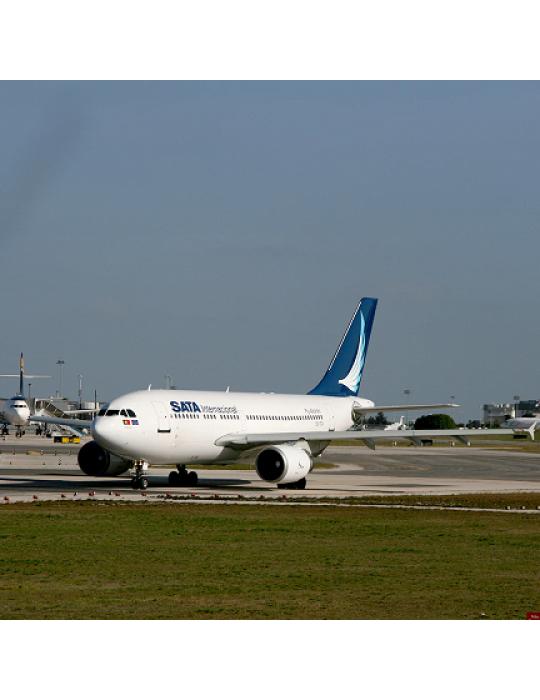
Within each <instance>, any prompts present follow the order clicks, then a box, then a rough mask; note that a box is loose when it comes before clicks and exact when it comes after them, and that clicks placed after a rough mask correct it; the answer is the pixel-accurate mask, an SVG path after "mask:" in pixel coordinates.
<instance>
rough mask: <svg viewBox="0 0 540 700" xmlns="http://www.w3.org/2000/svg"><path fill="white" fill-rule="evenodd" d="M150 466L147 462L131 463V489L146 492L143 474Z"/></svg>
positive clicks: (146, 480) (146, 483)
mask: <svg viewBox="0 0 540 700" xmlns="http://www.w3.org/2000/svg"><path fill="white" fill-rule="evenodd" d="M149 466H150V465H149V464H148V462H144V461H142V460H138V461H136V462H134V463H133V471H132V472H131V474H132V478H131V487H132V488H134V489H140V490H141V491H146V489H147V488H148V479H147V478H146V476H145V474H146V471H147V469H148V467H149Z"/></svg>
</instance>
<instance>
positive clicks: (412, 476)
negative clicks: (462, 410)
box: [0, 436, 540, 504]
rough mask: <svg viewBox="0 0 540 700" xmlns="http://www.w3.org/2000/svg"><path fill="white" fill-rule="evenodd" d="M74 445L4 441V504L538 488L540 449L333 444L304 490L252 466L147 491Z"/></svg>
mask: <svg viewBox="0 0 540 700" xmlns="http://www.w3.org/2000/svg"><path fill="white" fill-rule="evenodd" d="M78 449H79V447H78V446H76V445H55V444H53V443H52V442H51V441H50V440H47V439H45V438H39V437H33V436H28V437H24V438H22V440H15V439H14V438H8V439H7V440H5V441H2V442H0V504H2V503H8V502H17V501H31V500H35V499H36V498H37V499H39V500H49V499H61V498H62V496H63V497H65V498H69V499H73V498H76V499H81V498H94V499H96V498H97V499H102V498H107V499H110V498H114V499H120V500H143V499H144V500H153V499H156V498H159V497H163V496H165V495H167V494H169V495H191V494H194V495H195V496H196V497H199V498H216V497H219V498H227V497H235V498H238V497H240V498H245V499H252V498H253V499H267V498H282V497H283V496H293V495H294V496H301V497H302V498H308V499H309V498H311V499H313V498H325V497H334V498H347V497H355V496H365V495H373V494H377V495H383V494H387V495H401V494H452V493H478V492H516V491H540V454H532V453H526V452H519V451H501V450H495V449H484V448H476V447H472V448H462V447H455V448H450V447H449V448H446V447H422V448H417V447H384V448H378V449H377V450H376V451H375V452H374V451H372V450H369V449H367V448H365V447H332V448H329V449H328V450H326V452H324V454H323V456H322V459H323V460H324V462H326V463H333V464H335V465H336V466H335V467H334V468H331V469H319V468H317V469H315V470H314V471H313V472H312V473H311V474H310V475H309V476H308V484H307V487H306V489H305V490H304V491H289V490H281V489H277V488H276V487H275V486H274V485H272V484H267V483H265V482H263V481H261V480H260V479H259V478H258V477H257V474H256V473H255V471H254V470H252V469H251V470H248V469H241V470H238V469H226V470H209V469H197V473H198V474H199V484H198V486H196V487H187V488H174V487H170V486H169V485H168V483H167V475H168V473H169V471H170V469H169V468H167V469H162V468H155V469H151V470H150V471H149V480H150V487H149V489H148V491H147V492H146V495H142V494H141V493H139V492H137V491H133V489H132V488H131V486H130V481H129V476H128V475H123V476H120V477H113V478H98V479H95V478H92V477H88V476H86V475H85V474H83V473H82V472H81V471H80V470H79V469H78V466H77V452H78Z"/></svg>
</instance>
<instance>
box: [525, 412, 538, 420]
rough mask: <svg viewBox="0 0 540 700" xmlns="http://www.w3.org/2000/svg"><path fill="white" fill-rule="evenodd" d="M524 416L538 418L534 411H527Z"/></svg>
mask: <svg viewBox="0 0 540 700" xmlns="http://www.w3.org/2000/svg"><path fill="white" fill-rule="evenodd" d="M523 418H536V416H535V415H534V413H531V412H530V411H527V413H524V414H523Z"/></svg>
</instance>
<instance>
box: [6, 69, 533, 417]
mask: <svg viewBox="0 0 540 700" xmlns="http://www.w3.org/2000/svg"><path fill="white" fill-rule="evenodd" d="M0 98H1V105H2V109H1V110H0V120H1V125H2V128H1V132H0V139H1V144H0V145H1V152H2V158H1V160H0V197H1V200H0V204H1V208H0V244H1V255H2V257H1V260H2V265H1V270H2V275H1V286H0V289H1V290H2V301H3V305H2V344H1V347H0V364H1V371H3V372H9V371H16V368H17V357H18V353H19V352H20V351H21V350H24V351H25V355H26V358H27V366H28V369H29V370H30V371H35V372H46V373H52V374H53V375H54V376H55V377H57V373H56V367H55V362H56V360H57V359H59V358H62V359H64V360H65V363H66V364H65V375H64V376H65V379H64V387H65V389H66V390H67V392H68V393H69V394H71V395H74V394H75V393H76V387H77V374H78V373H79V372H80V373H82V374H83V375H84V384H85V393H86V397H87V398H90V397H91V395H92V393H93V389H94V387H95V388H97V390H98V394H99V396H100V397H101V398H112V397H114V396H115V395H117V394H119V393H122V392H125V391H128V390H131V389H134V388H139V387H143V386H146V385H147V384H149V383H152V384H153V385H154V386H162V385H163V383H164V379H163V376H164V374H165V373H170V374H171V375H172V376H173V378H174V380H175V382H176V384H177V385H178V386H179V387H186V388H217V389H220V388H224V387H226V386H227V385H230V386H231V387H232V388H233V389H238V390H261V391H264V390H268V391H292V392H303V391H305V390H308V389H310V388H311V387H312V386H313V385H314V384H315V383H316V382H317V381H318V380H319V378H320V376H321V374H322V373H323V371H324V369H325V368H326V366H327V364H328V361H329V359H330V357H331V355H332V353H333V351H334V349H335V347H336V345H337V342H338V340H339V338H340V336H341V333H342V331H343V329H344V327H345V324H346V322H347V320H348V318H349V316H350V314H351V313H352V310H353V308H354V305H355V304H356V302H357V300H358V299H359V298H360V297H361V296H364V295H369V296H377V297H379V299H380V303H379V309H378V313H377V317H376V319H375V325H374V330H373V335H372V340H371V347H370V351H369V354H368V359H367V364H366V371H365V377H364V382H363V385H362V391H361V393H362V395H364V396H367V397H369V398H372V399H374V400H375V401H377V402H381V403H382V402H384V403H388V402H398V401H402V400H403V389H404V388H410V389H411V390H412V394H411V397H410V398H411V400H412V401H417V402H424V401H441V400H442V401H446V400H448V399H449V397H450V395H452V394H453V395H455V396H456V399H457V401H458V402H460V403H462V404H463V406H464V410H463V412H462V413H458V417H460V418H461V417H465V416H466V417H477V416H478V415H479V413H480V405H481V403H483V402H485V401H499V400H511V398H512V396H513V395H514V394H516V393H517V394H520V395H521V396H522V397H527V398H537V397H540V387H539V382H538V354H537V350H538V348H539V347H540V331H539V324H538V263H539V259H540V256H539V252H540V250H539V248H540V246H539V232H538V227H539V222H540V216H539V214H540V211H539V209H540V204H539V203H540V198H539V188H540V172H539V169H540V138H539V137H540V89H539V86H538V84H533V83H494V82H493V83H376V82H375V83H317V82H310V83H294V82H292V83H249V82H248V83H136V82H132V83H54V82H52V83H2V84H0ZM2 382H3V384H2V386H3V387H4V388H1V387H0V394H1V395H6V394H8V393H10V391H11V390H12V389H13V388H14V386H13V385H12V383H10V380H2ZM57 383H58V382H57V380H56V379H55V380H54V381H50V382H43V383H40V385H39V393H51V392H54V390H55V389H56V387H57ZM37 389H38V385H37V382H36V383H35V384H34V385H33V387H32V393H35V392H36V390H37Z"/></svg>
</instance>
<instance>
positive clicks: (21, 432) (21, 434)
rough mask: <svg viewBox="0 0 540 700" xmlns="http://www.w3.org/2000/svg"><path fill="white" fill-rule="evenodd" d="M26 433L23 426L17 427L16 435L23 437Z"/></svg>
mask: <svg viewBox="0 0 540 700" xmlns="http://www.w3.org/2000/svg"><path fill="white" fill-rule="evenodd" d="M24 434H25V431H24V430H23V429H22V428H17V432H16V433H15V437H18V438H22V436H23V435H24Z"/></svg>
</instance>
